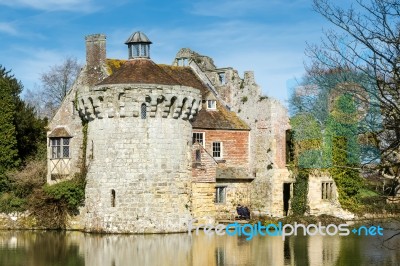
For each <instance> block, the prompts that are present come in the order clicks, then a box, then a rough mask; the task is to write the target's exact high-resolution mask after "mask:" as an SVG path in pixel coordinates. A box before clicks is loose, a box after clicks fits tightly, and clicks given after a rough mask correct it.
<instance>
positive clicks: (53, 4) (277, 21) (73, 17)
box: [0, 0, 329, 101]
mask: <svg viewBox="0 0 400 266" xmlns="http://www.w3.org/2000/svg"><path fill="white" fill-rule="evenodd" d="M328 27H329V24H327V22H326V21H325V20H324V19H323V18H322V17H321V16H320V15H319V14H317V13H315V12H314V11H313V10H312V7H311V0H269V1H265V0H251V1H249V0H218V1H216V0H200V1H195V0H193V1H187V0H186V1H185V0H171V1H161V0H159V1H145V0H134V1H125V0H114V1H94V0H13V1H9V0H0V40H1V41H0V64H2V65H3V66H5V67H6V68H7V69H12V71H13V73H14V75H15V76H16V77H17V78H18V79H19V80H21V81H22V83H23V85H24V87H25V88H29V89H35V84H36V86H37V85H38V84H40V74H41V73H43V72H45V71H47V70H48V69H49V66H51V65H54V64H59V63H61V62H62V61H63V59H64V58H65V57H67V56H75V57H77V58H78V60H79V61H80V62H81V63H84V61H85V44H84V37H85V35H88V34H93V33H104V34H106V35H107V57H108V58H121V59H124V58H127V47H126V45H124V42H125V40H126V39H127V38H128V37H129V35H130V34H131V33H133V32H135V31H137V30H141V31H143V32H145V33H146V35H147V36H148V37H149V39H150V40H151V41H152V42H153V45H152V48H151V57H152V59H153V60H154V61H155V62H156V63H167V64H170V63H171V62H172V60H173V59H174V57H175V55H176V53H177V51H178V50H179V49H180V48H182V47H188V48H191V49H192V50H194V51H196V52H198V53H200V54H203V55H208V56H210V57H212V58H213V59H214V62H215V64H216V65H217V66H218V67H227V66H231V67H233V68H235V69H237V70H238V71H239V74H240V75H241V76H242V77H243V71H246V70H253V71H254V72H255V78H256V82H257V83H258V84H259V85H260V86H261V87H262V89H263V92H264V93H265V94H266V95H268V96H272V97H275V98H278V99H280V100H282V101H285V100H286V99H287V92H286V89H287V84H288V83H289V84H291V83H293V79H294V78H301V76H302V74H303V73H304V64H303V63H304V61H306V60H307V58H306V57H305V55H304V49H305V47H306V42H310V43H318V42H319V41H320V38H321V36H322V28H328Z"/></svg>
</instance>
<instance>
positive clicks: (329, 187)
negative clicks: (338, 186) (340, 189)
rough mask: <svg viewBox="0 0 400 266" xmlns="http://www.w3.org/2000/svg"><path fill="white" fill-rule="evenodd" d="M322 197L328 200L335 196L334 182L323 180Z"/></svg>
mask: <svg viewBox="0 0 400 266" xmlns="http://www.w3.org/2000/svg"><path fill="white" fill-rule="evenodd" d="M321 198H322V199H326V200H328V199H332V198H333V182H322V184H321Z"/></svg>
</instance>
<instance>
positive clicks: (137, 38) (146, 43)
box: [125, 31, 151, 59]
mask: <svg viewBox="0 0 400 266" xmlns="http://www.w3.org/2000/svg"><path fill="white" fill-rule="evenodd" d="M125 44H127V45H128V50H129V59H134V58H150V44H151V41H150V40H149V38H147V36H146V35H145V34H144V33H143V32H140V31H137V32H135V33H134V34H132V35H131V36H130V37H129V38H128V40H127V41H126V42H125Z"/></svg>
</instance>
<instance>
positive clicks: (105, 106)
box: [75, 84, 201, 121]
mask: <svg viewBox="0 0 400 266" xmlns="http://www.w3.org/2000/svg"><path fill="white" fill-rule="evenodd" d="M76 101H77V103H75V106H76V107H77V109H78V111H79V115H80V116H81V117H82V118H84V119H86V120H88V121H91V120H94V119H104V118H114V117H116V118H124V117H136V118H141V117H142V118H143V116H144V117H146V118H147V117H149V118H154V117H162V118H174V119H179V118H180V119H183V120H192V119H193V118H194V117H195V116H196V114H197V112H198V111H199V109H200V108H201V95H200V91H199V90H198V89H194V88H191V87H186V86H179V85H174V86H170V85H152V84H135V85H129V84H118V85H100V86H96V87H93V88H90V89H89V88H86V89H85V90H82V91H80V92H79V93H78V95H77V97H76Z"/></svg>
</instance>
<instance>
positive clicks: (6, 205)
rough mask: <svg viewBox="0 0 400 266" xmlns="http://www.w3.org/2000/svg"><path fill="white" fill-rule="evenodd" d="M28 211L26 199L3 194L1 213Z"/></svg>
mask: <svg viewBox="0 0 400 266" xmlns="http://www.w3.org/2000/svg"><path fill="white" fill-rule="evenodd" d="M26 209H27V201H26V199H22V198H19V197H17V196H15V195H14V193H7V192H5V193H2V194H1V196H0V212H4V213H11V212H21V211H25V210H26Z"/></svg>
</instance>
